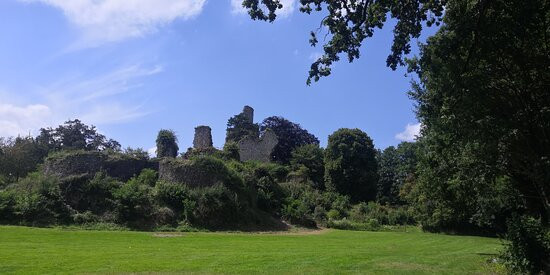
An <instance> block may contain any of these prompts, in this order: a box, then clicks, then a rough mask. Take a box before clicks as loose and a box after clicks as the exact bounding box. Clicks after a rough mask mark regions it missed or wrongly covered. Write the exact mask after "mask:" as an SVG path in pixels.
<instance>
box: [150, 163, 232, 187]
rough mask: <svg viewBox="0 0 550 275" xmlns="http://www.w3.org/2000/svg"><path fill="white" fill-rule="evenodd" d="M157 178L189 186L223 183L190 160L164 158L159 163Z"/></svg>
mask: <svg viewBox="0 0 550 275" xmlns="http://www.w3.org/2000/svg"><path fill="white" fill-rule="evenodd" d="M159 180H164V181H167V182H171V183H179V184H185V185H187V186H189V187H192V188H196V187H207V186H212V185H215V184H217V183H223V182H222V181H221V180H220V179H218V178H217V177H216V176H215V175H212V174H211V173H208V172H207V171H204V170H202V169H201V167H197V166H195V165H193V162H192V161H191V160H180V159H164V160H162V161H160V163H159Z"/></svg>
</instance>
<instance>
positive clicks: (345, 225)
mask: <svg viewBox="0 0 550 275" xmlns="http://www.w3.org/2000/svg"><path fill="white" fill-rule="evenodd" d="M327 227H328V228H335V229H341V230H357V231H379V230H380V229H381V228H382V227H381V226H380V223H379V222H378V220H376V219H370V220H368V221H367V222H353V221H350V220H347V219H342V220H330V219H329V221H328V222H327Z"/></svg>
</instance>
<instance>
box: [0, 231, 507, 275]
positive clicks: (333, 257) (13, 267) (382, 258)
mask: <svg viewBox="0 0 550 275" xmlns="http://www.w3.org/2000/svg"><path fill="white" fill-rule="evenodd" d="M161 235H162V234H161ZM166 235H170V234H164V235H162V236H159V233H151V232H129V231H74V230H63V229H42V228H28V227H14V226H0V273H1V274H5V273H24V274H29V273H36V274H37V273H40V274H44V273H71V274H75V273H260V272H262V273H325V274H343V273H392V274H395V273H407V274H410V273H413V274H421V273H441V274H442V273H445V274H449V273H452V274H464V273H491V272H494V270H495V266H493V264H488V260H489V259H491V258H494V257H495V254H497V253H498V250H499V249H500V242H499V241H498V240H497V239H492V238H482V237H465V236H449V235H440V234H428V233H421V232H411V233H407V232H358V231H338V230H328V231H323V232H321V233H316V234H312V233H304V234H287V233H282V234H252V233H182V235H181V236H176V237H174V236H170V237H167V236H166Z"/></svg>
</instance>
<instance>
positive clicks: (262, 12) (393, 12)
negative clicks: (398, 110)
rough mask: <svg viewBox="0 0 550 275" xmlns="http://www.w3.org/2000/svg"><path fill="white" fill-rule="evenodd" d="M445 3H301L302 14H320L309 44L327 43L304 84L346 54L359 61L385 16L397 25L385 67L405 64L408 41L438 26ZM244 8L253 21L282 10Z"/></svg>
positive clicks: (254, 0) (260, 4)
mask: <svg viewBox="0 0 550 275" xmlns="http://www.w3.org/2000/svg"><path fill="white" fill-rule="evenodd" d="M447 2H448V1H447V0H416V1H380V0H378V1H365V0H348V1H332V0H300V4H301V6H300V11H301V12H303V13H306V14H311V13H313V12H319V13H322V14H323V19H321V22H320V24H319V28H318V29H316V30H314V31H312V32H311V33H310V39H309V43H310V44H311V45H312V46H316V45H317V44H318V43H319V39H318V37H319V35H320V36H321V37H324V38H325V39H323V40H324V41H326V42H325V43H324V45H323V50H324V54H323V55H322V56H321V57H319V58H318V59H317V60H316V61H314V62H313V64H312V65H311V68H310V70H309V76H308V78H307V84H308V85H309V84H311V81H312V80H313V81H318V80H319V78H320V77H323V76H328V75H330V73H331V66H332V64H333V63H334V62H337V61H339V60H340V55H341V54H344V55H346V56H347V59H348V61H349V62H353V60H355V59H357V58H359V56H360V48H361V45H362V44H363V42H364V40H365V39H366V38H369V37H372V36H373V35H374V32H375V30H376V29H381V28H382V27H384V24H385V23H386V21H387V19H388V15H389V17H391V18H392V19H395V20H396V21H397V23H396V25H395V27H394V29H393V33H394V38H393V44H392V46H391V52H390V54H389V56H388V58H387V60H386V64H387V66H388V67H390V68H392V69H393V70H395V69H396V68H397V66H399V65H404V64H405V63H404V58H405V56H406V55H408V54H409V53H410V52H411V45H410V43H411V39H414V38H419V37H420V34H421V32H422V28H423V27H424V26H432V25H433V24H436V25H439V24H440V22H441V20H442V17H443V11H444V10H445V6H446V4H447ZM243 7H245V8H247V9H248V14H249V15H250V17H251V18H252V19H254V20H263V21H269V22H273V21H274V20H275V19H276V17H277V10H278V9H282V8H283V5H282V4H281V1H279V0H262V1H260V0H244V1H243ZM323 32H326V33H323ZM327 37H329V39H326V38H327Z"/></svg>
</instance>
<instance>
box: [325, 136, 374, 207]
mask: <svg viewBox="0 0 550 275" xmlns="http://www.w3.org/2000/svg"><path fill="white" fill-rule="evenodd" d="M377 178H378V174H377V164H376V150H375V149H374V144H373V142H372V139H371V138H370V137H369V136H368V135H367V134H366V133H365V132H363V131H361V130H359V129H346V128H342V129H339V130H337V131H336V132H334V133H333V134H331V135H330V136H329V137H328V145H327V148H326V149H325V184H326V187H327V189H328V190H331V191H336V192H338V193H340V194H344V195H348V196H350V198H351V200H352V201H353V202H359V201H371V200H374V199H375V198H376V185H377V180H378V179H377Z"/></svg>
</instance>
